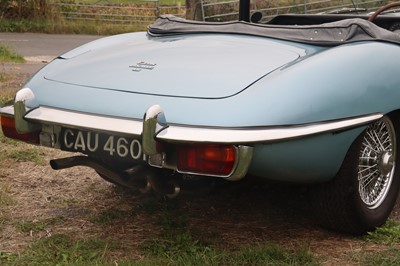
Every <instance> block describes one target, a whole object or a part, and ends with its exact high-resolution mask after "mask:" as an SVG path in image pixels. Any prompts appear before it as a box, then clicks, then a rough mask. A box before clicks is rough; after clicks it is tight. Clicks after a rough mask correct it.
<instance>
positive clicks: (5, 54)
mask: <svg viewBox="0 0 400 266" xmlns="http://www.w3.org/2000/svg"><path fill="white" fill-rule="evenodd" d="M6 62H12V63H24V62H25V59H24V58H23V57H22V56H20V55H19V54H17V53H15V52H13V51H11V50H10V49H9V48H8V47H6V46H4V45H1V44H0V63H6ZM5 78H6V77H5V76H4V75H0V80H4V79H5Z"/></svg>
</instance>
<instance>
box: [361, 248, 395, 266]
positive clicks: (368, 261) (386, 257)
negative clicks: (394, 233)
mask: <svg viewBox="0 0 400 266" xmlns="http://www.w3.org/2000/svg"><path fill="white" fill-rule="evenodd" d="M360 265H371V266H372V265H382V266H384V265H387V266H389V265H393V266H394V265H400V249H399V248H398V247H389V248H388V249H387V250H385V251H379V252H378V251H375V252H368V253H365V254H363V257H362V259H361V261H360Z"/></svg>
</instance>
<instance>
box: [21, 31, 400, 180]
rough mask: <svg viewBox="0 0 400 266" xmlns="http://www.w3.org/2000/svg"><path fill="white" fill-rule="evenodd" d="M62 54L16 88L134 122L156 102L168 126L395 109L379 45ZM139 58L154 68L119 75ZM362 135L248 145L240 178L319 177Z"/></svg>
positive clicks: (120, 48)
mask: <svg viewBox="0 0 400 266" xmlns="http://www.w3.org/2000/svg"><path fill="white" fill-rule="evenodd" d="M62 57H63V58H65V59H57V60H55V61H53V62H52V63H50V64H49V65H48V66H46V67H45V68H43V69H42V70H41V71H40V72H39V73H38V74H37V75H36V76H35V77H34V78H33V79H31V80H30V81H29V82H28V84H26V87H29V88H31V89H32V90H33V92H34V94H35V96H36V99H37V101H38V103H39V104H41V105H47V106H53V107H58V108H65V109H71V110H79V111H83V112H90V113H97V114H104V115H112V116H121V117H130V118H137V119H142V118H143V114H144V112H145V111H146V110H147V109H148V108H149V107H150V106H152V105H154V104H159V105H160V106H161V107H162V108H163V110H164V113H165V117H166V120H167V122H168V123H175V124H185V125H199V126H221V127H251V126H280V125H296V124H302V123H315V122H320V121H326V120H331V119H342V118H347V117H352V116H358V115H364V114H370V113H375V112H381V113H389V112H391V111H393V110H397V109H399V105H400V88H399V85H400V75H399V70H398V68H397V65H398V62H400V47H399V46H398V45H394V44H389V43H384V42H358V43H352V44H346V45H342V46H337V47H334V48H330V49H328V48H326V47H313V46H310V45H303V44H296V43H289V42H284V41H277V40H273V39H268V38H261V37H250V36H240V35H222V34H219V35H215V34H214V35H206V34H198V35H195V34H193V35H182V36H179V37H177V36H174V37H163V38H150V37H148V36H146V35H145V34H144V33H135V34H124V35H120V36H114V37H109V38H105V39H103V40H97V41H95V42H93V43H90V44H88V45H85V46H83V47H81V48H78V49H75V50H73V51H71V52H69V53H67V54H65V55H63V56H62ZM141 61H145V62H149V63H153V64H157V65H156V66H155V68H154V70H142V71H141V72H134V71H132V69H131V68H129V65H132V64H136V63H138V62H141ZM44 77H45V78H44ZM55 80H56V81H55ZM76 84H80V85H84V86H77V85H76ZM28 105H29V103H28ZM30 107H34V106H30ZM364 128H365V127H361V128H357V129H353V130H349V131H346V132H341V133H338V134H325V135H320V136H313V137H307V138H305V139H298V140H292V141H288V142H283V143H276V144H268V145H262V144H257V145H256V146H255V154H254V157H253V158H254V159H253V163H252V165H251V168H250V171H249V173H251V174H254V175H258V176H264V177H267V178H272V179H277V180H281V181H282V180H283V181H295V182H316V181H325V180H328V179H329V178H332V177H333V176H334V175H335V174H336V173H337V171H338V170H339V168H340V165H341V163H342V161H343V158H344V157H345V154H346V152H347V150H348V148H349V146H350V144H351V143H352V142H353V141H354V139H355V138H356V137H357V136H358V135H359V134H360V133H361V132H362V130H363V129H364Z"/></svg>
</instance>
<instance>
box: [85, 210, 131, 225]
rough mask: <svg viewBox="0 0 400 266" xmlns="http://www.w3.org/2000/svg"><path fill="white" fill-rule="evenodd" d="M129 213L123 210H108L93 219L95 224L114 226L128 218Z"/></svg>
mask: <svg viewBox="0 0 400 266" xmlns="http://www.w3.org/2000/svg"><path fill="white" fill-rule="evenodd" d="M128 215H129V213H128V212H127V211H122V210H106V211H103V212H101V213H100V214H99V215H97V216H96V217H94V218H93V219H92V221H93V222H95V223H98V224H103V225H108V224H112V223H113V222H115V221H116V220H119V219H121V218H124V217H127V216H128Z"/></svg>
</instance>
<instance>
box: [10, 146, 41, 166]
mask: <svg viewBox="0 0 400 266" xmlns="http://www.w3.org/2000/svg"><path fill="white" fill-rule="evenodd" d="M41 155H42V153H41V151H40V150H39V149H37V148H24V149H16V150H12V151H10V152H9V153H8V157H9V158H13V159H15V160H17V161H20V162H34V163H36V164H39V165H44V160H43V158H42V156H41Z"/></svg>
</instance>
